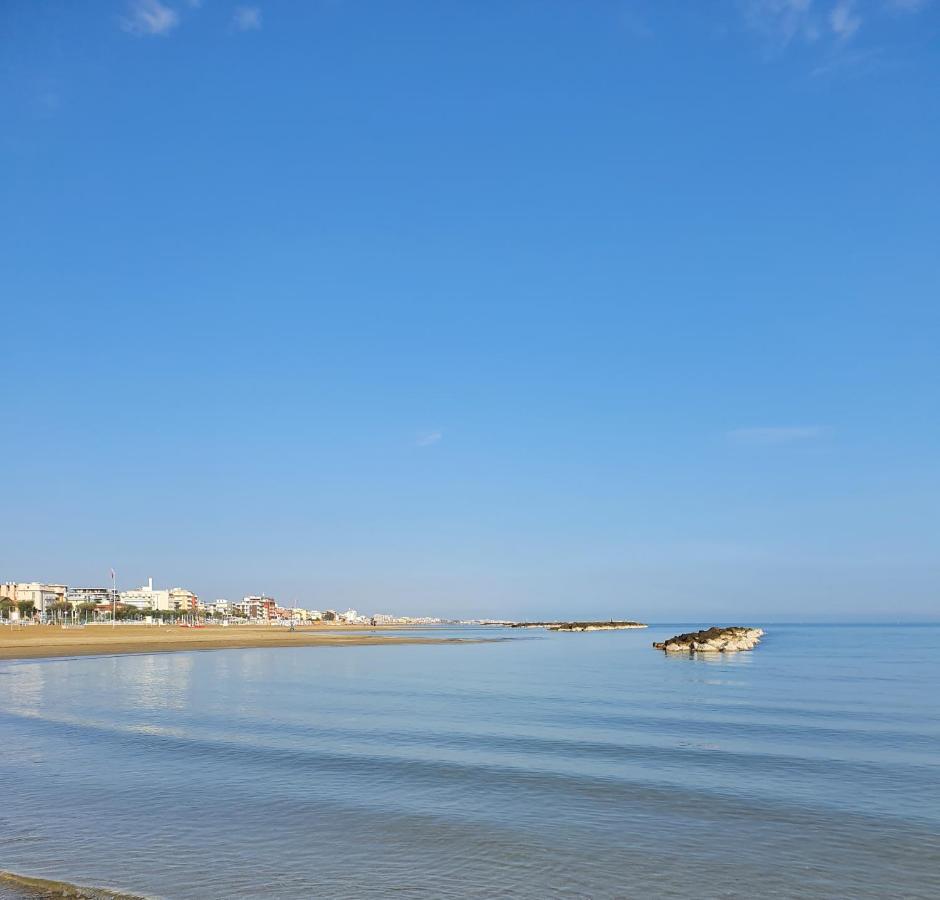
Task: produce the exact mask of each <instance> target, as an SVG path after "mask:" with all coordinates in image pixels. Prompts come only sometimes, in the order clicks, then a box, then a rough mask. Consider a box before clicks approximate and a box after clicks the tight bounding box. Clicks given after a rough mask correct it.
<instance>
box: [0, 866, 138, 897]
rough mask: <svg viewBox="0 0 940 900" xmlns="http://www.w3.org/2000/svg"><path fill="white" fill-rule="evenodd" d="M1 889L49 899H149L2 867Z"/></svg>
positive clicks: (0, 876)
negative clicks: (11, 870) (21, 872)
mask: <svg viewBox="0 0 940 900" xmlns="http://www.w3.org/2000/svg"><path fill="white" fill-rule="evenodd" d="M0 890H7V891H12V892H13V895H14V896H17V895H18V896H21V897H45V898H47V900H60V898H66V897H68V898H72V900H147V898H146V897H143V896H142V895H140V894H122V893H120V892H119V891H112V890H108V888H99V887H87V886H85V885H81V884H72V883H71V882H69V881H56V880H55V879H52V878H37V877H34V876H32V875H21V874H19V873H18V872H10V871H8V870H7V869H0Z"/></svg>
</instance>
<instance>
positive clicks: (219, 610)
mask: <svg viewBox="0 0 940 900" xmlns="http://www.w3.org/2000/svg"><path fill="white" fill-rule="evenodd" d="M233 606H234V604H232V603H229V602H228V600H214V601H213V602H212V603H210V604H208V606H207V607H206V609H207V610H208V611H209V612H210V613H214V614H215V615H217V616H230V615H231V614H232V611H233V609H232V608H233Z"/></svg>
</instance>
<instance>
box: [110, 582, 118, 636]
mask: <svg viewBox="0 0 940 900" xmlns="http://www.w3.org/2000/svg"><path fill="white" fill-rule="evenodd" d="M116 616H117V589H116V588H115V586H114V569H112V570H111V627H112V628H114V626H115V621H114V620H115V618H116Z"/></svg>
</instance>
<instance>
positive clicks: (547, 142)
mask: <svg viewBox="0 0 940 900" xmlns="http://www.w3.org/2000/svg"><path fill="white" fill-rule="evenodd" d="M938 98H940V2H930V0H921V2H917V0H856V2H850V0H826V2H823V0H726V2H721V0H716V2H701V3H694V4H693V3H687V2H670V0H658V2H652V0H650V2H643V0H636V2H631V0H619V2H613V0H610V2H608V0H596V2H590V3H585V2H575V0H500V2H495V0H494V2H486V0H472V2H471V0H434V2H431V0H425V2H410V0H400V2H395V3H388V2H366V0H310V2H293V3H292V2H287V0H279V2H275V0H266V2H263V3H259V4H258V5H253V4H251V5H248V4H241V5H240V4H238V3H233V2H229V0H202V2H197V0H113V2H112V0H99V2H88V3H73V2H63V0H59V2H56V0H48V2H43V3H35V2H32V0H6V2H4V3H3V4H0V209H2V215H0V367H2V368H0V371H2V376H0V435H2V440H0V510H2V515H0V581H4V580H22V581H33V580H40V581H53V582H65V583H68V584H71V585H100V584H105V583H107V581H108V578H109V574H108V573H109V570H110V569H111V568H112V567H113V568H114V569H115V570H116V572H117V578H118V586H119V587H125V588H126V587H131V586H136V585H139V584H141V583H143V582H145V580H146V578H147V577H148V576H152V577H153V578H154V582H155V584H156V585H157V586H162V587H171V586H177V585H180V586H184V587H189V588H191V589H193V590H195V591H196V592H197V593H198V594H199V595H200V596H201V597H203V598H205V599H207V600H210V599H215V598H218V597H225V598H229V599H235V598H239V597H241V596H243V595H245V594H250V593H258V592H262V591H264V592H267V593H268V594H269V595H273V596H275V597H276V598H277V599H278V600H279V601H280V602H282V603H284V604H285V605H289V604H296V605H299V606H306V607H313V608H320V609H322V608H328V607H329V608H337V609H345V608H346V607H347V606H353V607H356V608H357V609H360V610H362V611H368V612H397V613H412V614H433V615H444V616H490V617H511V618H539V617H568V618H587V617H597V618H608V617H624V618H638V619H642V620H644V621H659V622H663V621H695V622H699V621H702V622H708V623H716V624H719V623H724V622H731V621H741V622H746V623H755V624H759V623H763V622H770V621H785V620H800V621H817V620H825V621H839V620H863V621H885V620H936V619H940V352H938V347H940V303H938V301H940V252H938V248H940V103H938Z"/></svg>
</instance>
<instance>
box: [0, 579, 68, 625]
mask: <svg viewBox="0 0 940 900" xmlns="http://www.w3.org/2000/svg"><path fill="white" fill-rule="evenodd" d="M68 590H69V588H68V585H67V584H43V583H42V582H40V581H6V582H3V583H0V597H9V598H10V599H11V600H12V601H13V602H14V603H32V604H33V607H34V608H35V610H36V612H38V613H39V615H40V616H41V617H42V618H43V619H45V618H46V616H47V614H48V610H49V608H50V607H51V606H52V604H53V603H61V602H62V601H63V600H65V599H66V595H67V594H68ZM12 614H13V616H14V617H16V618H18V617H19V610H18V609H16V608H14V609H13V610H12Z"/></svg>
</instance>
